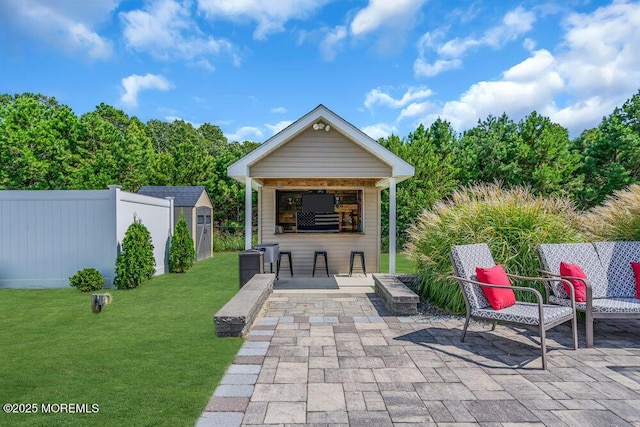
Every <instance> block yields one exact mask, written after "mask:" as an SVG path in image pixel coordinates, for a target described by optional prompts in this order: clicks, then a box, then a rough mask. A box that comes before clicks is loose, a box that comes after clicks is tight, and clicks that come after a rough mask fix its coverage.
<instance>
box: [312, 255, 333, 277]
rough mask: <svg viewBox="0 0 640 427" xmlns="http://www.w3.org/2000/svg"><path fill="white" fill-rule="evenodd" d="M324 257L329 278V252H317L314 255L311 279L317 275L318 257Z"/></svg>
mask: <svg viewBox="0 0 640 427" xmlns="http://www.w3.org/2000/svg"><path fill="white" fill-rule="evenodd" d="M320 255H322V256H324V269H325V270H326V271H327V277H329V262H328V261H327V251H315V253H314V254H313V273H311V277H314V276H315V275H316V261H317V260H318V256H320Z"/></svg>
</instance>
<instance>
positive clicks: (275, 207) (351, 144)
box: [227, 105, 414, 275]
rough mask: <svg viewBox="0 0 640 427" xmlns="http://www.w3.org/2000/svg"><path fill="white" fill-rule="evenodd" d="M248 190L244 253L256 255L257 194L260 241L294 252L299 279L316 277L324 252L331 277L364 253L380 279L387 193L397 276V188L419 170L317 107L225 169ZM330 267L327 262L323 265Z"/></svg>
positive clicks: (391, 268)
mask: <svg viewBox="0 0 640 427" xmlns="http://www.w3.org/2000/svg"><path fill="white" fill-rule="evenodd" d="M227 172H228V174H229V176H231V177H233V178H234V179H236V180H238V181H240V182H243V183H244V184H245V190H246V194H245V209H246V213H245V218H246V224H245V230H246V236H245V237H246V239H245V247H246V248H247V249H248V248H250V247H251V242H252V235H251V233H252V231H251V217H252V212H251V210H252V206H251V192H252V191H253V190H256V191H257V193H258V240H259V241H260V243H262V244H268V243H278V244H279V246H280V250H281V251H291V252H292V256H293V266H294V274H301V275H311V273H312V267H313V261H314V253H315V252H316V251H326V252H327V255H328V261H329V262H328V264H329V272H330V273H332V274H338V273H346V272H348V271H349V260H350V253H351V251H363V252H364V254H365V260H366V267H367V273H370V272H371V273H372V272H378V271H380V251H381V221H380V213H381V193H382V190H384V189H387V188H388V189H389V199H390V203H389V225H390V227H389V246H390V247H389V252H390V254H389V271H390V272H395V252H396V184H397V183H398V182H400V181H403V180H405V179H407V178H410V177H412V176H413V174H414V168H413V166H411V165H410V164H408V163H407V162H405V161H404V160H402V159H401V158H400V157H398V156H396V155H395V154H393V153H391V152H390V151H389V150H387V149H385V148H384V147H383V146H381V145H380V144H379V143H378V142H377V141H375V140H373V139H372V138H370V137H369V136H367V135H366V134H365V133H363V132H362V131H360V130H359V129H357V128H356V127H355V126H353V125H352V124H350V123H348V122H347V121H346V120H344V119H343V118H341V117H340V116H338V115H336V114H335V113H334V112H333V111H331V110H329V109H328V108H326V107H325V106H323V105H319V106H318V107H316V108H315V109H313V110H312V111H311V112H309V113H307V114H306V115H305V116H303V117H301V118H300V119H298V120H297V121H295V122H294V123H293V124H291V125H290V126H288V127H287V128H285V129H284V130H282V131H281V132H279V133H278V134H276V135H274V136H273V137H272V138H270V139H269V140H267V141H265V142H264V143H263V144H261V145H260V147H258V148H257V149H255V150H254V151H252V152H251V153H249V154H247V155H246V156H244V157H243V158H241V159H240V160H238V161H237V162H235V163H234V164H232V165H231V166H229V168H228V169H227ZM323 261H324V260H323Z"/></svg>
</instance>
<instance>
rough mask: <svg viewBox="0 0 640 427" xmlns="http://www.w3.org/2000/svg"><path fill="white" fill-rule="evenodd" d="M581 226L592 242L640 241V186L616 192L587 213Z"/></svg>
mask: <svg viewBox="0 0 640 427" xmlns="http://www.w3.org/2000/svg"><path fill="white" fill-rule="evenodd" d="M581 225H582V228H583V229H584V231H585V233H586V234H587V235H588V236H589V237H590V238H591V239H592V240H632V241H638V240H640V185H638V184H633V185H630V186H629V187H627V188H624V189H622V190H618V191H616V192H614V193H613V194H612V195H610V196H609V197H607V199H606V200H605V201H604V203H603V204H602V205H600V206H596V207H594V208H592V209H591V210H589V211H587V212H586V213H585V214H584V215H583V217H582V219H581Z"/></svg>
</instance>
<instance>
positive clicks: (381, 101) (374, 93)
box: [364, 86, 433, 109]
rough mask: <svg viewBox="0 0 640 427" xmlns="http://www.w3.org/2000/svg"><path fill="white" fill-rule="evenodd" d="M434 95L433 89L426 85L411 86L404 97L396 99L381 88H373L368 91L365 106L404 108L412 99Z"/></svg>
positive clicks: (369, 107) (370, 107)
mask: <svg viewBox="0 0 640 427" xmlns="http://www.w3.org/2000/svg"><path fill="white" fill-rule="evenodd" d="M431 95H433V91H432V90H431V89H429V88H426V87H424V86H418V87H410V88H408V89H407V91H406V92H405V93H404V94H403V95H402V98H400V99H395V98H393V97H392V96H391V95H389V94H388V93H386V92H384V91H383V90H382V89H380V88H376V89H372V90H371V91H369V93H367V95H366V97H365V101H364V105H365V107H367V108H368V109H372V108H373V107H374V106H375V105H382V106H386V107H390V108H402V107H404V106H405V105H407V104H408V103H410V102H411V101H414V100H419V99H424V98H428V97H430V96H431Z"/></svg>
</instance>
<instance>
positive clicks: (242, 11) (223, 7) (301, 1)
mask: <svg viewBox="0 0 640 427" xmlns="http://www.w3.org/2000/svg"><path fill="white" fill-rule="evenodd" d="M328 2H329V0H277V1H265V0H242V1H240V0H233V1H229V0H198V10H200V11H201V12H204V14H205V15H206V16H207V18H209V19H216V18H218V17H222V18H226V19H230V20H233V21H246V20H251V21H255V22H257V23H258V26H257V28H256V30H255V31H254V33H253V37H254V38H255V39H256V40H265V39H266V38H267V36H269V35H270V34H273V33H278V32H281V31H284V24H285V23H286V22H287V21H289V20H291V19H304V18H307V17H309V16H310V15H312V14H313V13H314V12H315V11H316V10H317V9H319V8H320V7H322V6H324V5H325V4H326V3H328Z"/></svg>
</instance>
